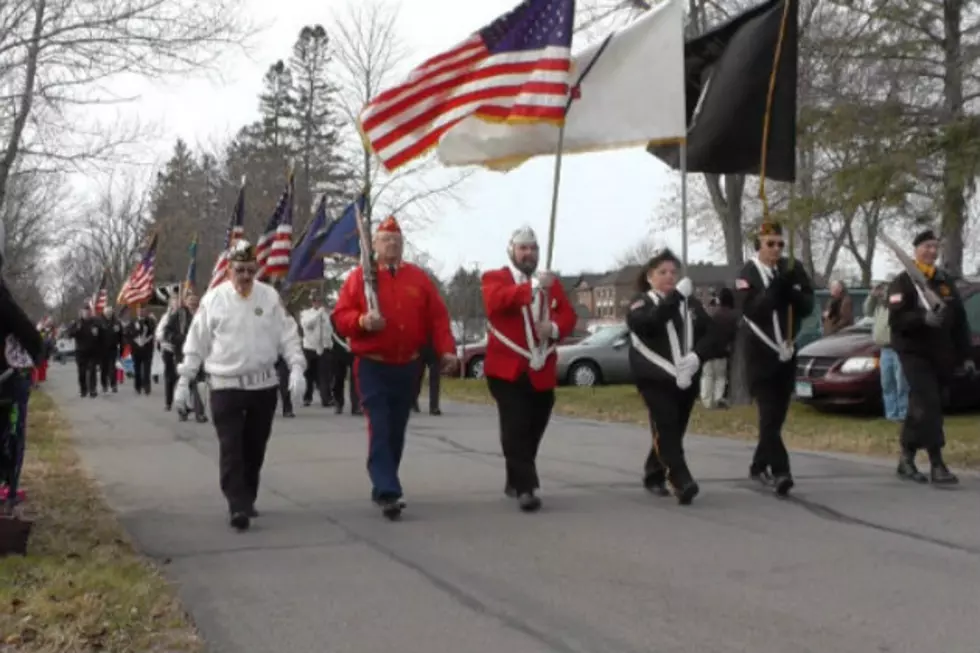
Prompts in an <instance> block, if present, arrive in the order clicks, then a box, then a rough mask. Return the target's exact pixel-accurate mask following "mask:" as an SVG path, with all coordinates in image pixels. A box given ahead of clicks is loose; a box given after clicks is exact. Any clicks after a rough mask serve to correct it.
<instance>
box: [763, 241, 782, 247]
mask: <svg viewBox="0 0 980 653" xmlns="http://www.w3.org/2000/svg"><path fill="white" fill-rule="evenodd" d="M765 245H766V247H769V248H772V249H782V248H783V247H785V246H786V242H785V241H782V240H767V241H765Z"/></svg>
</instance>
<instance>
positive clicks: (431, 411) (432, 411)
mask: <svg viewBox="0 0 980 653" xmlns="http://www.w3.org/2000/svg"><path fill="white" fill-rule="evenodd" d="M429 414H430V415H442V411H441V410H439V409H438V408H431V409H429Z"/></svg>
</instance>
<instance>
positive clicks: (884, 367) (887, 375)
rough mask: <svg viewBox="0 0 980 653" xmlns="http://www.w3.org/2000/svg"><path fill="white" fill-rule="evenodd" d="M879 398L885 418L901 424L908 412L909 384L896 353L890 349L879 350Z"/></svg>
mask: <svg viewBox="0 0 980 653" xmlns="http://www.w3.org/2000/svg"><path fill="white" fill-rule="evenodd" d="M879 371H880V372H881V396H882V401H883V403H884V405H885V418H886V419H889V420H892V421H893V422H901V421H903V420H904V419H905V415H906V414H907V413H908V410H909V384H908V381H906V380H905V373H904V372H903V371H902V363H901V362H900V361H899V360H898V353H897V352H896V351H895V350H894V349H892V348H891V347H884V348H883V349H882V350H881V359H880V363H879Z"/></svg>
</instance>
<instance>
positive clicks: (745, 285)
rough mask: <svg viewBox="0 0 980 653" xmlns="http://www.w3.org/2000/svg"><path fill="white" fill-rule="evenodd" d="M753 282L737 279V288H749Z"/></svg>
mask: <svg viewBox="0 0 980 653" xmlns="http://www.w3.org/2000/svg"><path fill="white" fill-rule="evenodd" d="M750 286H751V284H750V283H749V282H748V281H746V280H745V279H736V280H735V290H748V289H749V287H750Z"/></svg>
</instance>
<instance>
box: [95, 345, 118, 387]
mask: <svg viewBox="0 0 980 653" xmlns="http://www.w3.org/2000/svg"><path fill="white" fill-rule="evenodd" d="M118 358H119V356H118V350H113V351H111V352H109V353H108V354H103V355H102V358H101V360H100V361H99V380H100V381H101V382H102V389H103V390H108V389H109V388H113V389H115V388H117V387H119V382H118V381H116V360H118Z"/></svg>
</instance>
